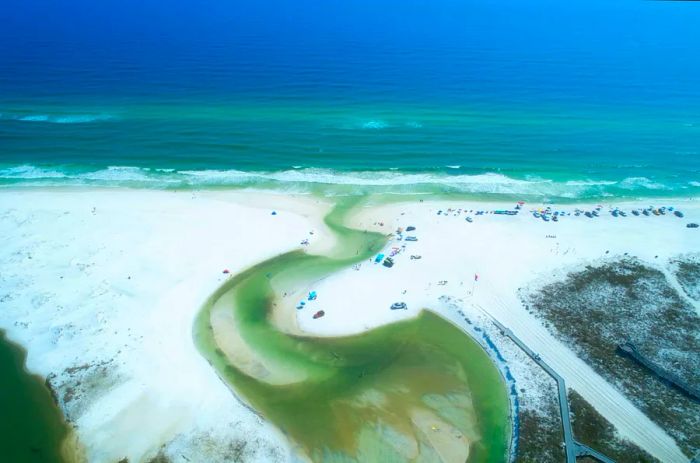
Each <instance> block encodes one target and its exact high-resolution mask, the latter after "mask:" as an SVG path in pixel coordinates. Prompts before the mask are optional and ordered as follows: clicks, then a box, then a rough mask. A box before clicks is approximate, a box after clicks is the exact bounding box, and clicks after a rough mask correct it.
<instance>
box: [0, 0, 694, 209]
mask: <svg viewBox="0 0 700 463" xmlns="http://www.w3.org/2000/svg"><path fill="white" fill-rule="evenodd" d="M3 4H4V6H3V8H1V9H0V24H2V26H3V27H0V185H18V184H20V185H44V184H88V185H127V186H139V187H153V188H168V187H170V188H178V187H217V186H229V187H270V188H283V189H288V190H294V191H320V192H322V193H329V194H332V193H334V192H336V193H337V192H339V193H344V192H358V191H359V192H361V191H390V192H406V191H420V192H423V191H426V192H444V193H453V192H459V193H469V194H473V195H477V196H484V195H487V196H490V195H496V196H499V195H507V196H528V197H538V198H544V199H552V200H556V199H590V198H601V197H652V196H683V197H688V196H698V195H699V194H700V58H698V57H699V56H700V33H698V30H700V2H656V1H649V0H607V1H600V0H594V1H585V2H584V1H579V0H573V1H566V2H562V1H550V0H547V1H525V0H512V1H500V2H496V1H490V0H482V1H474V0H463V1H452V0H443V1H440V0H437V1H397V0H388V1H387V0H377V1H373V2H370V1H365V0H358V1H352V2H350V1H339V0H329V1H324V2H320V1H309V0H299V1H294V2H292V1H280V0H275V1H261V2H240V1H223V0H218V1H214V0H205V1H199V2H193V1H178V0H176V1H171V2H163V1H155V0H142V1H135V0H121V1H115V0H104V1H100V2H96V1H94V0H93V1H90V2H88V1H85V0H74V1H72V2H68V3H66V2H55V1H52V0H5V2H4V3H3Z"/></svg>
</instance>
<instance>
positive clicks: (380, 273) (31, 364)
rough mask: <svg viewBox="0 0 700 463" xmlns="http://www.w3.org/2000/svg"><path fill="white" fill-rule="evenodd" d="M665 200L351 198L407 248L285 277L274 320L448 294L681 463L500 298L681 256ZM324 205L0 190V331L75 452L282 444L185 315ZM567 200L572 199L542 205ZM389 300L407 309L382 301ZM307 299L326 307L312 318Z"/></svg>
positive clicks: (311, 323) (329, 322)
mask: <svg viewBox="0 0 700 463" xmlns="http://www.w3.org/2000/svg"><path fill="white" fill-rule="evenodd" d="M669 202H670V201H669V200H668V199H664V200H663V201H659V202H657V204H658V205H666V204H668V203H669ZM649 203H650V200H648V199H645V200H644V202H643V203H625V204H621V203H616V204H615V206H619V207H621V208H623V207H624V208H632V207H646V206H647V205H648V204H649ZM651 203H654V201H651ZM672 204H673V205H675V206H676V207H678V208H680V209H682V210H683V211H684V212H685V214H686V218H685V219H678V218H675V217H672V216H662V217H626V218H613V217H611V216H610V215H609V214H601V215H602V216H601V217H600V218H598V219H587V218H585V217H564V218H563V219H561V220H560V221H559V222H557V223H551V222H550V223H544V222H543V221H541V220H536V219H534V218H533V217H531V216H530V215H529V214H521V215H519V216H515V217H503V216H494V215H484V216H478V217H477V216H473V214H472V216H473V222H472V223H468V222H466V221H465V216H464V214H460V215H459V216H454V215H452V214H451V215H447V216H445V215H439V216H438V215H437V210H441V209H442V210H446V209H448V208H455V209H457V208H467V209H470V208H474V209H483V210H492V209H500V208H504V207H509V208H511V207H512V206H513V205H512V204H503V203H473V202H465V201H428V200H426V201H424V202H416V201H413V202H410V203H390V204H384V205H376V206H372V207H361V208H359V209H358V210H357V211H356V212H355V213H354V215H353V217H352V218H351V220H350V223H349V224H350V225H351V226H354V227H356V228H359V229H370V230H374V231H380V232H383V233H391V232H393V231H395V229H396V228H397V227H399V226H400V227H404V228H405V227H406V226H409V225H411V226H415V227H416V231H415V232H414V233H410V234H411V235H415V236H417V237H418V241H416V242H408V243H407V242H405V241H402V242H396V241H393V242H390V243H389V244H388V246H387V250H388V252H390V251H391V248H392V247H393V246H397V247H399V249H400V248H401V245H403V244H406V250H405V251H403V252H400V253H399V254H398V255H397V256H396V258H395V261H396V265H395V266H394V267H393V268H391V269H387V268H385V267H383V266H380V265H378V264H372V263H370V262H369V261H367V262H364V263H362V264H361V265H360V266H359V267H358V268H359V269H353V268H351V269H347V270H344V271H341V272H339V273H337V274H335V275H333V276H331V277H330V278H326V279H324V280H322V281H319V282H317V283H316V284H314V286H313V288H294V289H295V291H296V292H295V293H294V294H289V295H288V297H285V298H280V299H278V302H279V304H278V309H279V310H277V311H276V315H275V316H276V318H275V321H276V323H277V324H278V325H279V326H281V327H286V329H287V330H289V331H290V332H305V333H311V334H314V335H318V336H333V335H344V334H352V333H358V332H361V331H364V330H366V329H369V328H372V327H375V326H380V325H383V324H386V323H390V322H392V321H396V320H399V319H403V318H406V317H410V316H414V315H415V314H416V313H417V311H418V310H419V309H422V308H431V309H433V310H436V311H437V312H439V313H441V314H443V315H446V316H448V317H450V316H452V315H450V312H449V310H451V309H448V308H447V307H446V306H445V304H444V303H443V302H441V298H443V297H445V296H447V297H450V298H453V299H454V300H461V301H463V303H462V304H463V306H464V307H467V308H470V310H477V311H478V310H481V309H483V310H484V311H486V312H488V313H489V314H490V315H492V316H494V317H495V318H497V319H498V320H499V321H501V322H502V323H503V324H504V325H506V326H508V327H510V328H511V329H512V330H513V331H514V332H515V333H516V334H517V335H518V336H520V337H521V338H522V339H523V340H525V341H526V342H527V343H529V344H530V345H532V346H533V348H534V349H535V350H536V351H537V352H539V353H540V354H541V355H542V357H543V358H544V359H546V360H547V361H548V362H549V363H550V364H551V365H552V366H554V367H555V368H556V369H557V371H558V372H559V373H560V374H561V375H562V376H564V377H565V379H566V380H567V383H568V384H569V386H570V387H571V388H573V389H575V390H576V391H577V392H579V393H580V394H581V395H582V396H583V397H584V398H585V399H586V400H587V401H589V402H590V403H591V404H592V405H593V406H594V407H595V408H596V409H597V410H598V411H599V412H600V413H602V414H603V415H604V416H605V417H606V418H607V419H608V420H609V421H610V422H612V423H613V424H614V425H615V426H616V427H617V429H618V431H619V432H620V434H621V435H622V436H624V437H626V438H628V439H630V440H631V441H632V442H634V443H636V444H637V445H639V446H640V447H642V448H644V449H646V450H647V451H649V452H650V453H651V454H652V455H654V456H657V457H658V458H660V459H661V460H663V461H685V460H682V459H681V458H682V454H681V453H680V451H679V450H678V447H677V446H676V445H675V443H674V442H673V441H672V440H671V439H670V437H668V435H666V433H665V432H664V431H663V430H662V429H660V428H659V427H658V426H657V425H655V424H654V423H653V422H651V421H650V420H649V419H648V418H646V417H645V415H644V414H642V413H641V412H640V411H639V410H638V409H636V408H635V407H634V406H633V405H632V404H631V403H630V402H629V400H628V399H626V398H625V397H624V396H622V395H621V394H620V393H619V392H617V391H616V390H615V389H614V388H613V387H612V386H610V385H609V384H608V383H607V382H606V381H605V380H603V379H602V378H601V377H600V376H598V375H597V374H596V373H595V372H593V371H592V370H591V369H590V367H589V366H587V365H586V364H584V363H583V362H582V361H581V360H579V359H578V358H577V357H576V356H575V354H574V353H573V352H571V351H570V350H569V349H567V348H566V347H565V346H563V345H562V344H561V343H560V342H558V341H556V340H555V339H554V338H553V337H552V336H551V334H549V333H548V332H547V330H546V329H545V328H544V327H543V326H542V325H541V324H540V323H539V322H538V321H537V320H535V319H534V318H533V317H532V316H530V315H529V314H528V313H527V312H525V311H524V310H523V309H522V307H521V304H520V302H519V300H518V299H517V291H518V289H519V288H522V287H525V286H527V285H531V284H532V283H533V282H534V281H537V280H547V279H551V278H552V277H553V276H554V275H555V274H557V273H560V272H564V271H567V269H570V268H574V267H577V266H582V265H585V264H586V263H591V262H596V261H599V260H601V259H607V258H611V257H613V256H621V255H624V254H625V253H627V254H629V255H634V256H637V257H639V258H640V259H643V260H644V261H645V262H648V263H650V264H652V265H653V264H654V263H655V262H658V264H657V265H658V266H659V267H660V268H662V267H663V266H664V263H665V262H667V260H668V258H670V257H673V256H677V255H679V254H683V253H687V252H699V251H700V240H698V239H697V236H698V235H697V234H698V231H697V230H691V229H686V228H685V225H684V224H685V223H686V222H688V221H695V222H697V221H700V204H699V203H698V202H697V201H692V200H690V201H688V200H674V201H672ZM330 207H331V202H330V201H326V200H319V199H317V198H315V197H312V196H308V197H291V198H290V197H287V196H284V195H277V194H272V193H253V192H230V191H207V192H172V191H145V190H123V189H114V190H107V189H105V190H99V189H90V190H88V189H82V188H77V189H70V190H69V189H7V190H1V191H0V218H1V219H0V229H1V230H2V232H3V236H5V237H6V241H7V242H6V245H5V246H3V248H2V250H1V251H0V269H1V270H2V272H1V273H0V328H3V329H5V330H7V333H8V337H9V338H11V339H13V340H15V341H17V342H19V343H20V344H21V345H23V346H24V347H25V348H27V349H28V353H29V355H28V361H27V366H28V368H29V369H30V370H31V371H33V372H36V373H39V374H41V375H43V376H48V375H54V376H53V377H54V379H53V384H54V386H55V387H56V388H57V390H58V392H59V399H60V405H61V407H62V409H63V410H64V412H65V413H66V415H67V417H68V419H69V420H71V421H72V422H73V423H74V425H75V426H76V428H77V432H78V436H79V438H80V441H81V443H82V444H83V445H84V446H85V448H86V453H87V457H88V459H89V460H90V461H105V462H107V461H116V460H119V459H121V458H124V457H127V458H129V461H144V460H147V459H149V458H152V457H154V456H155V455H156V454H157V453H158V452H159V451H165V452H166V453H167V454H168V455H170V456H177V455H182V456H186V457H188V458H192V459H193V461H194V460H196V459H198V458H199V459H200V460H201V459H208V460H209V461H220V460H225V459H226V457H227V455H226V454H225V452H224V451H223V450H222V449H226V448H227V446H228V443H230V442H236V441H241V440H248V441H255V442H256V447H257V448H253V446H247V450H245V452H248V453H245V456H244V458H245V461H287V460H288V459H289V455H290V449H289V447H288V443H286V442H284V440H283V439H281V438H280V436H279V434H278V433H277V432H276V431H275V430H274V429H272V427H271V425H269V424H268V423H264V422H261V421H260V420H259V419H258V417H257V416H255V414H253V413H251V412H250V411H249V410H247V409H246V408H245V407H244V406H242V405H241V404H240V403H238V402H237V400H236V399H235V397H233V396H232V395H231V393H230V391H229V390H228V389H227V387H226V386H225V385H224V384H223V383H222V382H221V381H220V380H219V378H218V377H217V376H216V373H215V371H214V370H213V369H212V368H211V367H210V366H209V365H208V364H207V363H206V361H205V360H204V359H203V358H202V357H201V356H200V355H199V354H198V352H197V350H196V348H195V346H194V345H193V341H192V322H193V319H194V317H195V316H196V314H197V312H198V310H199V308H200V307H201V305H202V303H203V302H204V301H205V300H206V299H207V298H208V297H209V296H210V295H211V293H212V292H213V291H214V290H215V289H216V288H217V287H218V286H219V285H221V284H222V283H223V282H224V281H225V279H226V278H229V275H235V274H236V273H237V272H239V271H241V270H244V269H245V268H247V267H250V266H252V265H254V264H256V263H258V262H260V261H262V260H265V259H267V258H270V257H273V256H275V255H278V254H281V253H284V252H287V251H291V250H294V249H299V248H301V249H306V250H307V252H310V253H319V254H323V253H325V252H328V251H329V250H330V249H332V246H333V244H334V243H333V240H331V239H328V238H329V236H331V235H330V233H329V230H327V228H326V226H325V225H324V224H323V221H322V218H323V216H324V215H325V214H326V213H327V212H328V211H329V209H330ZM530 207H532V206H531V205H526V206H525V209H526V210H527V209H529V208H530ZM576 207H580V208H584V207H587V206H584V205H566V206H561V207H557V209H558V210H563V211H572V210H573V209H574V208H576ZM273 211H274V212H276V214H275V215H273V214H272V212H273ZM380 222H382V223H383V224H384V225H383V226H380V225H379V223H380ZM312 232H313V234H311V233H312ZM552 236H553V237H552ZM304 240H309V245H308V246H307V245H302V244H301V242H302V241H304ZM410 255H420V256H421V259H419V260H410V259H409V256H410ZM224 269H227V270H229V272H230V273H228V274H223V273H222V272H223V270H224ZM475 274H477V275H479V280H478V281H474V275H475ZM443 281H446V283H444V284H442V283H441V282H443ZM310 289H313V290H316V291H317V292H318V294H319V298H318V300H317V301H315V302H313V303H311V304H309V307H307V308H305V309H303V310H300V311H297V310H296V309H295V308H294V306H295V305H296V303H297V302H298V301H297V299H300V298H301V297H303V296H304V295H305V294H306V291H308V290H310ZM404 291H405V293H404ZM399 300H400V301H403V302H406V303H407V305H408V310H407V311H391V310H389V305H391V303H393V302H396V301H399ZM316 307H319V308H320V307H322V308H323V310H325V312H326V316H325V317H323V318H321V319H318V320H314V319H312V317H311V315H312V314H313V313H314V311H315V308H316ZM696 307H697V306H696ZM231 349H232V350H236V345H232V346H231ZM101 365H105V366H106V369H101V367H100V366H101ZM83 367H84V368H83ZM75 368H82V369H81V370H77V373H76V370H74V369H75ZM69 392H70V394H69ZM135 431H136V432H135ZM251 436H253V437H252V438H251ZM204 442H206V443H207V444H206V445H205V444H204ZM163 446H165V447H163ZM162 448H164V449H165V450H162ZM176 461H179V460H176ZM182 461H184V460H182Z"/></svg>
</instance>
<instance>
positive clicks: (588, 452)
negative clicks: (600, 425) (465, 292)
mask: <svg viewBox="0 0 700 463" xmlns="http://www.w3.org/2000/svg"><path fill="white" fill-rule="evenodd" d="M491 320H492V321H493V323H494V324H495V325H496V326H497V327H498V329H499V330H501V332H502V333H503V334H504V335H505V336H507V337H508V338H510V340H511V341H513V342H514V343H515V344H516V345H517V346H518V347H519V348H520V349H522V351H523V352H525V353H526V354H527V355H528V356H529V357H530V358H531V359H532V360H533V361H534V362H535V363H536V364H537V365H539V366H540V368H542V369H543V370H544V371H546V372H547V374H548V375H549V376H551V377H552V378H554V380H555V381H556V382H557V389H558V393H559V411H560V413H561V422H562V426H563V428H564V446H565V451H566V462H567V463H576V457H584V456H588V457H592V458H595V459H596V460H598V461H600V462H602V463H615V462H614V460H612V459H611V458H609V457H607V456H605V455H603V454H602V453H600V452H598V451H596V450H594V449H592V448H590V447H588V446H587V445H584V444H582V443H580V442H576V440H575V439H574V433H573V429H572V427H571V411H570V410H569V398H568V397H567V394H566V382H565V381H564V378H562V377H561V376H559V374H558V373H557V372H556V371H554V370H553V369H552V367H550V366H549V364H547V362H545V361H544V360H542V359H541V358H540V356H539V355H538V354H537V353H535V352H533V351H532V349H530V348H529V347H528V346H527V345H526V344H525V343H524V342H523V341H522V340H521V339H520V338H519V337H517V336H516V335H515V333H513V332H512V331H511V330H510V329H508V328H506V327H505V326H503V324H502V323H500V322H499V321H498V320H496V319H495V318H493V317H491Z"/></svg>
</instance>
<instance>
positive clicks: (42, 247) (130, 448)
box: [0, 189, 324, 462]
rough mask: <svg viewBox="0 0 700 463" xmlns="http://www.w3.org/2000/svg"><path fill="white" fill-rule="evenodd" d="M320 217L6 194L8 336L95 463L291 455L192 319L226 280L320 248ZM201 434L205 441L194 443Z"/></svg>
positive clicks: (118, 194) (190, 203)
mask: <svg viewBox="0 0 700 463" xmlns="http://www.w3.org/2000/svg"><path fill="white" fill-rule="evenodd" d="M273 208H274V210H276V211H277V214H276V215H272V210H273ZM314 208H318V210H319V212H321V213H320V214H318V217H320V216H322V212H323V210H324V208H323V206H322V205H320V203H319V205H318V206H317V205H316V201H315V200H303V201H297V200H295V199H289V198H285V197H284V196H279V195H271V194H255V195H251V194H245V195H243V194H237V193H232V192H225V193H224V192H206V193H192V192H157V191H130V190H87V189H76V190H66V189H50V190H46V189H44V190H33V189H31V190H30V189H18V190H3V191H2V192H0V230H1V231H2V235H3V236H4V237H5V243H4V245H3V246H2V248H1V249H0V269H1V271H0V327H2V328H3V329H6V330H7V334H8V337H9V338H10V339H13V340H15V341H17V342H19V343H20V344H21V345H23V346H25V347H26V348H27V349H28V359H27V366H28V368H29V369H30V370H31V371H32V372H36V373H39V374H41V375H43V376H48V377H49V378H51V379H50V382H51V384H52V386H53V387H54V389H55V390H56V393H57V396H58V398H59V403H60V406H61V408H62V409H63V410H64V413H65V414H66V416H67V418H68V419H69V421H70V422H72V423H73V424H74V425H75V427H76V429H77V433H78V437H79V439H80V442H81V443H82V445H83V446H84V447H85V449H86V454H87V459H88V460H89V461H95V462H114V461H118V460H121V459H122V458H128V459H129V461H132V462H133V461H145V460H148V459H149V458H152V457H154V456H155V455H156V454H157V453H158V452H159V451H164V452H165V454H166V455H169V456H171V457H173V458H174V457H177V459H178V460H182V461H185V460H184V459H183V458H190V459H191V460H192V461H225V460H230V456H231V451H230V450H229V449H231V448H237V442H248V445H247V446H244V447H245V448H244V450H245V451H244V452H242V454H241V456H242V458H243V457H245V460H246V461H274V460H281V461H284V460H286V459H287V455H288V453H289V451H288V449H287V448H286V443H285V442H284V440H283V439H280V438H279V436H278V435H277V433H276V431H274V430H273V429H272V428H271V426H269V425H268V424H266V423H261V422H260V421H259V419H258V418H257V417H256V416H255V415H254V414H253V413H251V412H250V411H248V410H247V409H245V408H244V407H243V406H242V405H240V404H239V403H238V401H237V400H236V398H235V397H234V396H233V395H232V394H231V392H230V391H229V390H228V388H227V387H226V386H225V385H224V384H223V383H222V382H221V381H220V379H219V378H218V377H217V375H216V373H215V372H214V370H213V369H212V368H211V367H210V366H209V365H208V364H207V363H206V361H205V360H204V359H203V358H202V357H201V356H200V355H199V353H198V352H197V350H196V348H195V346H194V345H193V340H192V322H193V319H194V317H195V315H196V313H197V312H198V310H199V308H200V307H201V305H202V303H203V301H204V300H206V298H207V297H208V296H209V295H210V294H211V293H212V292H213V291H214V290H215V289H216V288H217V287H218V286H219V285H220V284H222V282H223V281H224V280H225V279H226V278H228V277H229V275H230V274H235V273H236V272H239V271H241V270H243V269H245V268H246V267H249V266H251V265H253V264H255V263H257V262H259V261H261V260H264V259H266V258H269V257H272V256H274V255H277V254H280V253H282V252H286V251H289V250H291V249H294V248H297V247H299V243H300V241H301V240H304V239H308V238H309V237H310V238H311V239H312V240H313V239H314V236H312V235H309V232H310V231H313V230H314V227H315V226H317V225H318V223H319V222H318V221H314V219H309V217H308V215H307V214H308V213H309V211H312V210H315V209H314ZM224 269H228V270H229V272H230V274H228V275H227V274H223V273H222V271H223V270H224ZM194 436H198V439H197V440H198V442H199V443H200V444H201V443H202V442H209V443H208V444H207V445H200V444H197V445H193V446H189V445H186V442H191V441H192V439H193V437H194ZM251 436H253V437H251ZM254 441H257V442H258V444H257V448H256V445H253V442H254ZM164 445H165V446H166V447H165V448H164V449H161V447H162V446H164ZM170 449H173V450H172V452H170ZM174 449H177V452H176V451H175V450H174Z"/></svg>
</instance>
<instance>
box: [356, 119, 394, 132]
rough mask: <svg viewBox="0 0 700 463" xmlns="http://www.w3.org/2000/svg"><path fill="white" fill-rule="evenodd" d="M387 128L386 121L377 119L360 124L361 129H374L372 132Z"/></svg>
mask: <svg viewBox="0 0 700 463" xmlns="http://www.w3.org/2000/svg"><path fill="white" fill-rule="evenodd" d="M387 127H389V124H387V123H386V121H382V120H379V119H372V120H370V121H367V122H363V123H362V128H363V129H374V130H378V129H385V128H387Z"/></svg>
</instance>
